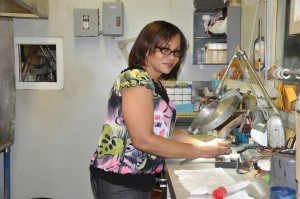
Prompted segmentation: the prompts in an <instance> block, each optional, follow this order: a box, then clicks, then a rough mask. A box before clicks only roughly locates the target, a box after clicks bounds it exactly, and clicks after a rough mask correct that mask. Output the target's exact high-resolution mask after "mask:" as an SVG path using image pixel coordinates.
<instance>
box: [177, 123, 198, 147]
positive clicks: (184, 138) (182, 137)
mask: <svg viewBox="0 0 300 199" xmlns="http://www.w3.org/2000/svg"><path fill="white" fill-rule="evenodd" d="M172 140H175V141H177V142H183V143H189V144H193V145H199V144H201V143H203V141H201V140H199V139H196V138H193V137H191V136H189V135H188V134H186V133H184V132H183V131H182V130H180V129H178V128H176V127H175V128H174V132H173V136H172Z"/></svg>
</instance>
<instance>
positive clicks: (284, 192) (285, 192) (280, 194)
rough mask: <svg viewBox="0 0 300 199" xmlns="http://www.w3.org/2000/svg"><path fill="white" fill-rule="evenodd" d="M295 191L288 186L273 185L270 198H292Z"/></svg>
mask: <svg viewBox="0 0 300 199" xmlns="http://www.w3.org/2000/svg"><path fill="white" fill-rule="evenodd" d="M295 194H296V191H295V190H294V189H292V188H289V187H280V186H273V187H271V198H272V199H294V198H295Z"/></svg>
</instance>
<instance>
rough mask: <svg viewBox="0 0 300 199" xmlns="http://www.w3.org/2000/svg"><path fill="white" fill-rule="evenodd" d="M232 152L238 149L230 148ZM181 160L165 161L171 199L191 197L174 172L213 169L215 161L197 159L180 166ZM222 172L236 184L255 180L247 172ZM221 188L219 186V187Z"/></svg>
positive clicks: (252, 173)
mask: <svg viewBox="0 0 300 199" xmlns="http://www.w3.org/2000/svg"><path fill="white" fill-rule="evenodd" d="M232 149H233V151H237V150H239V149H237V147H236V149H235V148H232ZM182 160H183V159H167V160H166V168H167V173H166V177H167V181H168V188H169V192H170V196H171V198H172V199H187V198H189V197H191V195H190V193H189V192H188V191H187V190H186V189H185V188H184V186H183V185H182V184H181V182H179V180H178V176H176V175H175V173H174V171H175V170H199V169H209V168H215V159H214V158H210V159H204V158H199V159H196V160H194V161H191V162H189V163H185V164H180V161H182ZM224 170H225V171H226V172H227V173H228V174H229V175H230V176H232V177H233V179H235V180H236V182H239V181H243V180H250V181H252V180H255V178H254V172H249V173H247V174H238V173H237V172H236V169H235V168H224ZM220 186H221V185H220Z"/></svg>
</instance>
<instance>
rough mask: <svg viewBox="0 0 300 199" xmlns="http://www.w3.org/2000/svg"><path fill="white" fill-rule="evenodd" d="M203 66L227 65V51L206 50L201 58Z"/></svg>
mask: <svg viewBox="0 0 300 199" xmlns="http://www.w3.org/2000/svg"><path fill="white" fill-rule="evenodd" d="M202 60H203V63H204V64H225V63H227V50H208V49H207V50H206V51H205V52H204V53H203V57H202Z"/></svg>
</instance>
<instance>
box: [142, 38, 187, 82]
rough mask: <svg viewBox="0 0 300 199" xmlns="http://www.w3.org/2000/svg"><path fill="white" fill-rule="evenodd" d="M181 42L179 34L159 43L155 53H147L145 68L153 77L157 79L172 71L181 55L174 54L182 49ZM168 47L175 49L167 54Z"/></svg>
mask: <svg viewBox="0 0 300 199" xmlns="http://www.w3.org/2000/svg"><path fill="white" fill-rule="evenodd" d="M180 43H181V39H180V35H179V34H177V35H176V36H174V37H173V38H172V39H171V40H170V41H169V42H167V43H160V44H158V45H157V46H156V49H155V53H154V54H149V52H148V53H147V55H146V66H145V67H144V68H145V70H146V71H147V72H148V73H149V75H150V76H151V78H153V79H154V80H157V79H158V78H159V77H160V76H161V75H162V74H169V73H170V72H171V70H172V69H173V67H174V66H175V65H176V63H177V62H178V61H179V57H178V56H174V54H178V52H179V51H180ZM168 49H170V50H172V51H173V52H169V53H170V54H169V55H167V54H166V52H168ZM162 51H163V52H162ZM174 51H175V52H174Z"/></svg>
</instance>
